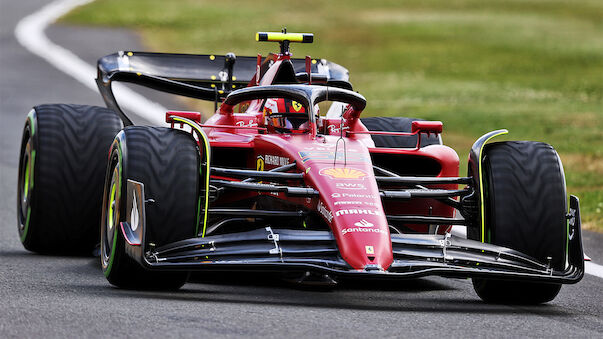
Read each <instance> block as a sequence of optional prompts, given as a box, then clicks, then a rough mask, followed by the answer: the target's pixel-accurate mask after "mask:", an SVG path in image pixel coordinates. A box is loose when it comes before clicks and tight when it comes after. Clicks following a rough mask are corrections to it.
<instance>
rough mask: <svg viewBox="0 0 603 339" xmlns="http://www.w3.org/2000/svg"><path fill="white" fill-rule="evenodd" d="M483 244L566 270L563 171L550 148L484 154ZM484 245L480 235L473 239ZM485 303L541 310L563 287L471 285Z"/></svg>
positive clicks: (522, 145)
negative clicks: (531, 306) (538, 306)
mask: <svg viewBox="0 0 603 339" xmlns="http://www.w3.org/2000/svg"><path fill="white" fill-rule="evenodd" d="M483 166H484V170H483V176H484V181H483V184H484V192H485V197H484V200H485V219H486V220H485V222H486V232H485V234H483V239H484V241H485V242H488V243H492V244H495V245H500V246H504V247H508V248H512V249H514V250H517V251H520V252H522V253H525V254H528V255H530V256H532V257H533V258H535V259H537V260H538V261H540V262H542V263H545V264H546V263H550V265H551V268H553V269H555V270H563V269H564V268H565V261H566V246H567V233H566V232H567V221H566V218H565V214H566V211H567V207H566V190H565V177H564V174H563V166H562V164H561V161H560V159H559V156H558V155H557V152H555V150H554V149H553V147H551V146H550V145H548V144H545V143H541V142H531V141H509V142H499V143H493V144H490V145H487V146H486V147H485V149H484V159H483ZM470 236H471V237H472V238H475V237H477V238H478V239H475V240H480V241H481V240H482V234H481V230H480V231H479V232H476V233H470ZM473 286H474V289H475V291H476V292H477V294H478V295H479V296H480V298H482V299H483V300H484V301H486V302H492V303H506V304H540V303H544V302H548V301H551V300H553V299H554V298H555V297H556V296H557V294H558V293H559V290H560V288H561V285H560V284H547V283H532V282H520V281H510V280H493V279H477V278H474V279H473Z"/></svg>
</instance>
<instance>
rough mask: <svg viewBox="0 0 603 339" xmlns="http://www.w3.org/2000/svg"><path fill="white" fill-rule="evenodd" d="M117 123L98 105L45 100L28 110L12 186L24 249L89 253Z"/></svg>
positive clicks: (96, 235)
mask: <svg viewBox="0 0 603 339" xmlns="http://www.w3.org/2000/svg"><path fill="white" fill-rule="evenodd" d="M122 126H123V124H122V121H121V120H120V118H119V116H118V115H117V114H116V113H115V112H114V111H112V110H109V109H107V108H103V107H96V106H83V105H72V104H48V105H40V106H36V107H34V108H33V109H32V110H31V111H30V112H29V115H28V116H27V120H26V122H25V127H24V129H23V137H22V140H21V155H20V160H19V177H18V189H17V226H18V231H19V238H20V240H21V243H22V244H23V246H24V247H25V248H26V249H27V250H30V251H33V252H38V253H42V254H60V255H92V253H93V250H94V247H95V246H96V245H97V244H98V240H99V231H98V220H99V219H100V216H101V209H100V208H101V203H102V199H103V182H104V180H105V169H106V167H107V150H108V149H109V146H111V142H112V141H113V138H114V137H115V135H116V134H117V133H118V132H119V131H120V130H121V129H122Z"/></svg>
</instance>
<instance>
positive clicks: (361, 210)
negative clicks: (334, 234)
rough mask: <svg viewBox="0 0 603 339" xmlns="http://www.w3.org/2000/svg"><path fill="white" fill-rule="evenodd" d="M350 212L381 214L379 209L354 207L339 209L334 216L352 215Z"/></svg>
mask: <svg viewBox="0 0 603 339" xmlns="http://www.w3.org/2000/svg"><path fill="white" fill-rule="evenodd" d="M352 214H364V215H378V216H381V215H383V214H382V213H381V212H379V211H374V210H368V209H356V208H355V209H345V210H339V211H337V212H335V216H336V217H338V216H340V215H352Z"/></svg>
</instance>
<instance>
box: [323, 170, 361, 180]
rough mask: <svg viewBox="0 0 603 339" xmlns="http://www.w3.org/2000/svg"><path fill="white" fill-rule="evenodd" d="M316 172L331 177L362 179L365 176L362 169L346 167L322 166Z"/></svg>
mask: <svg viewBox="0 0 603 339" xmlns="http://www.w3.org/2000/svg"><path fill="white" fill-rule="evenodd" d="M318 174H320V175H322V176H328V177H329V178H331V179H364V177H366V176H367V174H366V172H365V171H363V170H359V169H356V168H347V167H337V168H323V169H321V170H320V172H318Z"/></svg>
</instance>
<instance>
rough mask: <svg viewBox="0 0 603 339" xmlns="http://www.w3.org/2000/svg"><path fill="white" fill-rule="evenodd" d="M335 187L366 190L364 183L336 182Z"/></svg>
mask: <svg viewBox="0 0 603 339" xmlns="http://www.w3.org/2000/svg"><path fill="white" fill-rule="evenodd" d="M335 187H337V188H340V189H342V190H364V189H366V186H364V184H351V183H347V182H338V183H335Z"/></svg>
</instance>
